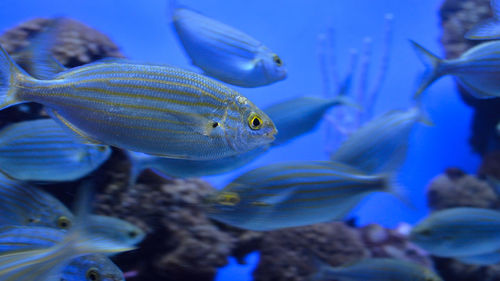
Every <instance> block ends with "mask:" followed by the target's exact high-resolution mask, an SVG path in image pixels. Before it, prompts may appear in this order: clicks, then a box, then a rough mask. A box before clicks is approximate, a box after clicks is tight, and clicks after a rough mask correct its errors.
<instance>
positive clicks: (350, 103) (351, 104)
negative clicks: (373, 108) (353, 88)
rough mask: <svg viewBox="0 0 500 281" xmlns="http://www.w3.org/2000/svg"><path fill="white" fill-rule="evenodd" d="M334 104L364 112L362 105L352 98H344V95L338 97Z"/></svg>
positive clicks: (335, 98)
mask: <svg viewBox="0 0 500 281" xmlns="http://www.w3.org/2000/svg"><path fill="white" fill-rule="evenodd" d="M332 103H333V104H340V105H345V106H349V107H352V108H354V109H356V110H359V111H363V107H362V106H361V105H360V104H358V103H357V102H356V101H355V100H353V99H352V98H350V97H348V96H344V95H339V96H336V97H334V98H333V99H332Z"/></svg>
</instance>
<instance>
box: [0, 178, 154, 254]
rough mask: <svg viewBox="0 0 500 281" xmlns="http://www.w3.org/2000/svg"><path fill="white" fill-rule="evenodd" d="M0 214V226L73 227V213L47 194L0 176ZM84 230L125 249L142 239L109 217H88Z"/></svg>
mask: <svg viewBox="0 0 500 281" xmlns="http://www.w3.org/2000/svg"><path fill="white" fill-rule="evenodd" d="M0 213H1V214H2V216H0V226H1V225H19V226H45V227H51V228H56V229H60V230H68V229H70V228H71V227H72V226H73V225H74V223H75V216H74V215H73V213H72V212H71V211H69V210H68V208H66V206H65V205H64V204H63V203H62V202H61V201H59V200H58V199H56V198H55V197H53V196H52V195H50V194H49V193H47V192H45V191H43V190H41V189H38V188H36V187H34V186H31V185H28V184H26V183H20V182H17V181H14V180H10V179H8V178H5V177H1V176H0ZM87 228H88V229H89V231H91V232H93V233H96V234H99V235H101V236H105V237H108V238H112V239H113V240H114V241H119V242H120V243H123V244H126V245H129V246H134V245H136V244H138V243H140V242H141V241H142V240H143V239H144V237H145V233H144V231H143V230H142V229H140V228H139V227H137V226H135V225H133V224H131V223H129V222H127V221H125V220H121V219H118V218H114V217H109V216H102V215H89V216H88V222H87Z"/></svg>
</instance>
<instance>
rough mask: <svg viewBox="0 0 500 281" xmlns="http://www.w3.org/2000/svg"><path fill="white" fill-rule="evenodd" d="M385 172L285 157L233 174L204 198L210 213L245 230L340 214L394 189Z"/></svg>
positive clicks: (327, 218)
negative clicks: (376, 193) (367, 198)
mask: <svg viewBox="0 0 500 281" xmlns="http://www.w3.org/2000/svg"><path fill="white" fill-rule="evenodd" d="M393 188H394V187H393V186H392V185H391V179H390V178H388V176H387V175H383V176H378V175H365V174H363V173H362V172H360V171H359V170H357V169H354V168H351V167H349V166H346V165H343V164H341V163H336V162H330V161H303V162H299V161H297V162H284V163H277V164H271V165H267V166H263V167H260V168H257V169H254V170H251V171H249V172H247V173H244V174H243V175H241V176H239V177H237V178H236V179H235V180H233V181H232V182H231V183H230V184H228V185H227V186H226V187H225V188H224V189H222V190H220V191H218V192H216V193H215V194H214V195H213V196H210V197H209V198H208V199H207V200H206V201H207V202H206V204H207V205H206V209H207V212H208V215H209V217H211V218H213V219H215V220H218V221H221V222H224V223H227V224H230V225H233V226H236V227H239V228H243V229H249V230H258V231H263V230H273V229H279V228H286V227H295V226H303V225H309V224H314V223H320V222H326V221H331V220H340V219H343V218H344V216H345V215H347V214H348V213H349V212H350V211H351V210H352V209H353V208H354V207H355V206H356V205H357V204H358V203H359V201H361V200H362V199H363V198H364V197H366V196H367V195H369V194H371V193H373V192H377V191H389V192H395V190H393Z"/></svg>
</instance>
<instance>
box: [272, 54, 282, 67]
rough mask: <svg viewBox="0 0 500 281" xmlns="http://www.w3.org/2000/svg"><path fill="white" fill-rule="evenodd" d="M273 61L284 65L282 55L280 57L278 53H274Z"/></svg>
mask: <svg viewBox="0 0 500 281" xmlns="http://www.w3.org/2000/svg"><path fill="white" fill-rule="evenodd" d="M273 61H274V63H275V64H276V65H277V66H282V65H283V61H281V59H280V57H278V55H274V56H273Z"/></svg>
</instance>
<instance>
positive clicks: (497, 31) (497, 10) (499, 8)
mask: <svg viewBox="0 0 500 281" xmlns="http://www.w3.org/2000/svg"><path fill="white" fill-rule="evenodd" d="M490 6H491V10H492V11H493V17H492V18H488V19H485V20H482V21H480V22H479V23H477V24H476V25H474V26H473V27H472V28H471V29H470V30H469V31H468V32H467V33H465V38H466V39H469V40H491V39H500V18H499V17H500V1H498V0H491V1H490Z"/></svg>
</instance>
